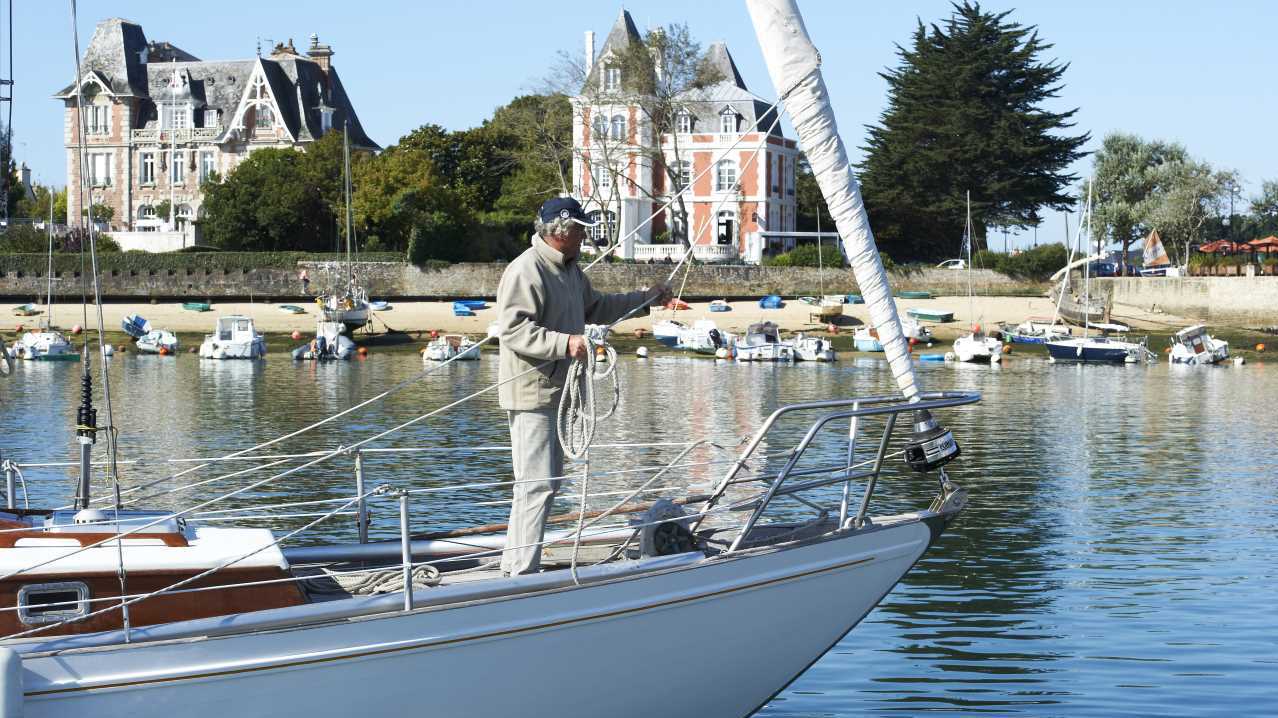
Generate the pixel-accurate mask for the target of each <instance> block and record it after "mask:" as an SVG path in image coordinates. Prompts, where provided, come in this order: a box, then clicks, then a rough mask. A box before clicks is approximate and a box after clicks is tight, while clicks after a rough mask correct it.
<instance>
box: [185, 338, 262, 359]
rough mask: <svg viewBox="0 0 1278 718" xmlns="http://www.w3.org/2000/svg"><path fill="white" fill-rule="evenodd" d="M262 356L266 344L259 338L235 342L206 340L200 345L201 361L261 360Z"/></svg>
mask: <svg viewBox="0 0 1278 718" xmlns="http://www.w3.org/2000/svg"><path fill="white" fill-rule="evenodd" d="M264 356H266V342H265V341H264V340H263V339H262V338H261V337H257V338H256V339H252V340H248V341H235V342H219V341H215V340H213V339H207V338H206V339H205V340H204V343H203V344H201V345H200V358H201V359H261V358H262V357H264Z"/></svg>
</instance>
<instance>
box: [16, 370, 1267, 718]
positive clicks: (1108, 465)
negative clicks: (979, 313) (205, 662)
mask: <svg viewBox="0 0 1278 718" xmlns="http://www.w3.org/2000/svg"><path fill="white" fill-rule="evenodd" d="M77 368H78V365H74V366H58V365H33V364H25V365H21V366H19V367H18V371H17V372H16V374H15V376H13V377H10V378H9V380H8V381H5V382H3V383H0V408H2V409H3V411H0V450H3V451H4V452H5V455H6V456H8V457H13V458H17V459H19V460H21V461H34V460H40V459H43V460H55V461H57V460H67V459H70V458H72V456H73V455H72V453H71V452H72V450H73V439H72V431H71V429H72V420H71V419H72V417H73V414H74V412H73V407H74V405H75V404H76V402H77V398H76V394H77V391H78V386H77V382H76V374H75V372H76V371H77ZM419 369H420V364H419V363H418V361H417V358H416V355H413V354H410V353H407V352H389V351H379V352H375V353H374V354H373V355H372V356H371V357H370V358H369V359H368V360H367V361H364V362H357V363H351V364H338V365H326V366H314V365H310V364H293V363H292V362H290V361H288V360H287V359H286V358H285V356H284V355H282V354H281V355H272V356H271V358H270V360H268V361H267V362H265V363H264V364H258V365H253V364H249V363H236V362H223V363H216V362H205V363H201V362H199V361H197V360H195V359H193V358H192V357H190V356H181V357H178V358H176V359H173V358H160V357H142V356H135V355H129V356H122V357H117V358H116V359H115V360H114V363H113V365H112V370H111V371H112V378H113V384H112V387H113V392H114V398H115V406H116V412H117V418H118V422H119V424H120V426H121V428H122V435H121V448H122V456H123V457H124V458H131V459H143V460H144V463H143V464H141V465H128V466H125V467H124V470H123V480H124V484H125V485H126V486H137V485H141V484H144V483H147V482H151V481H155V480H157V479H160V478H163V477H165V476H167V475H168V474H170V473H172V472H173V471H174V470H175V467H174V466H173V465H164V464H161V463H160V461H161V460H162V459H164V458H166V457H171V456H181V457H201V456H214V455H219V454H225V453H227V452H228V451H230V450H234V449H239V448H244V447H246V446H250V445H252V444H254V443H256V442H259V441H263V440H266V439H268V438H271V437H274V436H278V435H280V434H282V433H286V432H288V431H290V430H292V429H295V428H298V427H300V426H303V425H305V424H307V423H309V422H311V421H314V420H317V419H319V418H322V417H324V416H327V415H329V414H331V413H333V412H335V411H338V410H340V409H342V408H345V407H347V406H349V405H350V404H352V403H354V402H356V401H359V400H362V399H364V398H367V397H369V396H372V395H374V394H376V393H378V392H379V391H381V390H382V389H383V388H385V387H387V386H389V385H391V384H393V383H395V382H397V381H400V380H403V379H405V378H408V377H409V376H411V375H412V374H413V373H414V372H416V371H418V370H419ZM622 369H623V372H624V378H625V396H626V400H625V403H624V404H623V406H622V408H621V410H620V411H619V414H618V415H617V416H616V417H615V418H614V419H612V420H611V421H610V422H609V423H608V424H607V425H606V426H604V427H603V428H602V429H601V436H600V437H599V438H598V439H597V442H600V443H607V442H655V441H684V440H687V438H688V437H690V436H696V437H701V436H710V437H713V438H716V439H718V440H719V442H720V443H721V444H725V445H728V444H731V443H732V442H735V441H736V440H737V439H738V438H739V437H741V436H744V435H746V434H748V433H750V432H751V431H752V430H753V429H754V428H756V427H757V426H758V425H759V423H760V422H761V421H762V419H763V417H765V416H766V415H767V414H768V413H769V412H770V411H771V410H772V409H773V408H775V407H777V406H779V405H782V404H785V403H789V402H795V401H803V400H810V399H814V398H821V397H829V396H851V395H867V394H871V393H878V392H883V391H886V390H889V389H890V388H891V385H890V382H891V378H890V375H889V374H888V373H887V370H886V366H885V365H884V364H882V363H881V362H879V361H876V360H870V359H860V360H855V361H844V362H841V363H840V364H838V365H836V366H814V365H799V366H795V367H791V368H774V367H755V366H735V365H724V364H718V365H716V364H715V363H714V362H710V361H698V360H689V359H682V358H660V359H654V360H651V361H648V362H638V361H634V360H627V361H626V362H625V363H624V364H623V366H622ZM919 371H920V372H921V377H922V382H923V383H924V384H925V386H927V387H928V388H938V389H939V388H961V389H976V390H979V391H981V392H983V394H984V401H983V402H982V403H981V404H979V405H977V406H975V407H969V408H966V409H961V410H954V411H952V413H950V414H948V415H947V416H946V417H945V418H946V419H947V420H948V422H949V423H950V425H951V426H952V428H953V429H954V430H955V433H956V435H957V436H958V437H959V439H960V442H961V444H962V446H963V452H964V453H963V457H962V458H961V459H960V461H959V462H957V464H956V465H955V467H954V469H953V471H952V476H953V478H954V480H955V481H956V482H958V483H960V484H962V485H963V486H965V487H967V488H968V489H969V490H970V491H971V503H970V506H969V508H968V509H967V510H966V511H965V512H964V513H963V515H962V517H961V518H960V520H959V522H958V523H957V524H956V525H955V526H954V527H953V528H952V530H951V532H950V533H949V534H947V536H946V538H945V539H944V540H943V541H942V543H941V544H940V545H938V546H937V547H934V549H933V550H932V551H931V552H930V553H929V554H928V555H927V556H926V557H925V558H924V560H923V561H922V562H921V563H920V564H919V565H918V566H917V567H916V568H915V570H914V571H913V572H911V573H910V574H909V575H908V576H907V577H906V579H905V580H904V581H903V582H902V584H901V585H900V586H898V587H897V589H896V590H895V591H893V592H892V593H891V594H890V595H889V596H888V597H887V599H886V600H885V601H884V602H883V604H882V605H881V606H880V607H879V608H878V609H877V610H876V611H874V612H873V613H871V614H870V616H869V617H868V618H867V619H866V620H865V621H864V622H863V623H862V624H861V625H860V626H859V627H858V628H857V629H856V630H855V631H853V632H852V633H851V634H850V635H849V636H848V637H847V638H845V639H844V640H843V641H842V642H841V643H840V644H839V645H838V646H837V647H836V648H835V649H834V650H833V651H831V652H830V653H829V654H828V655H826V656H825V657H824V658H823V659H821V660H820V661H819V662H818V663H817V664H816V665H815V666H813V667H812V669H811V670H809V671H808V672H807V673H806V674H805V675H804V676H803V677H801V678H800V679H799V680H798V681H796V682H795V683H794V684H793V685H792V686H790V687H789V688H788V689H787V690H786V691H784V692H783V693H782V694H781V695H780V696H778V697H777V699H776V700H774V701H773V702H772V704H771V705H769V706H768V707H767V708H765V709H764V710H763V711H762V713H761V715H764V716H845V715H865V714H884V715H887V714H891V715H916V714H923V713H928V714H934V715H935V714H940V715H946V714H959V713H962V714H969V713H985V714H994V715H1008V714H1021V715H1035V716H1038V715H1095V716H1113V715H1128V714H1130V715H1153V714H1169V715H1188V714H1199V715H1201V714H1208V715H1221V714H1238V713H1242V714H1257V713H1262V714H1263V713H1272V712H1273V705H1274V700H1275V699H1278V620H1275V618H1274V616H1275V608H1274V604H1275V597H1276V596H1278V541H1276V539H1278V498H1275V496H1276V494H1278V481H1276V478H1278V471H1275V465H1276V462H1275V460H1274V458H1273V447H1274V436H1275V429H1274V426H1273V422H1274V416H1275V412H1274V408H1273V402H1274V400H1275V397H1278V371H1276V370H1275V369H1274V368H1272V367H1266V366H1261V365H1249V366H1247V367H1243V368H1232V367H1231V368H1216V369H1197V370H1194V369H1184V370H1181V368H1178V367H1177V368H1171V367H1168V366H1166V365H1157V366H1151V367H1112V368H1111V367H1066V366H1052V365H1049V364H1048V363H1047V362H1046V361H1044V360H1040V359H1031V358H1025V357H1020V356H1018V357H1016V358H1015V359H1014V361H1013V362H1012V363H1011V364H1010V365H1009V366H1007V367H1004V368H1002V369H997V368H995V369H991V368H989V367H976V366H963V365H960V366H946V365H922V366H921V367H920V368H919ZM495 372H496V362H494V361H491V359H487V360H485V361H483V362H480V363H479V364H478V365H458V366H453V367H447V368H446V369H445V370H444V371H440V372H438V373H436V374H433V375H431V376H429V377H427V378H425V379H423V380H422V381H420V382H418V383H417V384H415V385H414V386H413V387H412V388H411V389H409V390H408V391H406V392H403V393H401V394H398V395H396V396H394V397H392V398H390V399H388V400H386V401H385V402H383V403H381V404H379V405H378V406H377V408H376V410H374V411H363V412H360V413H357V414H355V415H353V416H351V417H350V418H349V419H348V420H341V421H338V422H335V423H333V424H331V425H329V426H328V427H325V429H322V430H320V431H317V432H313V433H312V434H308V435H305V436H303V437H299V438H297V439H293V440H290V441H288V442H285V443H282V444H280V445H278V446H275V447H271V448H270V449H269V450H267V451H268V453H270V452H279V453H286V452H296V451H310V450H315V449H321V448H332V447H335V446H341V445H349V444H350V443H352V442H354V441H356V440H359V439H361V438H364V437H367V436H369V435H371V434H374V433H376V432H378V431H380V430H383V429H385V428H389V427H391V426H394V425H397V424H399V423H401V422H404V421H408V420H410V419H412V418H414V417H416V416H418V415H420V414H423V413H425V412H427V411H429V410H431V409H433V408H436V407H439V406H442V405H444V404H446V403H448V402H450V401H453V400H455V399H457V398H460V397H462V396H464V395H466V394H468V393H470V392H472V391H475V390H478V389H480V388H482V387H484V386H486V385H487V384H488V383H489V382H491V381H492V380H493V379H494V378H495V377H494V375H495ZM802 428H803V427H790V428H789V429H788V430H786V431H784V432H782V433H781V434H780V435H778V436H777V437H775V438H774V439H771V440H770V441H769V442H768V444H767V447H766V448H767V450H769V451H777V450H778V449H782V448H785V447H786V446H787V444H786V442H787V441H790V442H793V440H794V439H795V438H796V437H797V434H798V432H799V431H800V430H801V429H802ZM506 440H507V437H506V436H505V420H504V415H502V414H501V412H499V411H498V410H497V407H496V399H495V397H494V396H492V395H485V396H481V397H480V398H478V399H476V400H475V401H474V402H472V404H471V405H470V407H469V409H468V410H465V411H458V410H454V411H452V412H449V413H447V414H445V415H442V416H439V417H436V418H432V419H429V420H426V421H423V422H420V423H418V424H415V425H413V426H411V427H409V428H408V429H405V430H404V431H403V432H401V433H400V434H397V435H395V436H393V437H391V438H390V439H388V440H386V441H384V442H379V443H377V444H375V446H398V447H407V446H434V447H483V446H498V445H502V444H504V443H506ZM826 450H827V451H829V452H830V453H831V455H836V454H837V451H838V450H839V449H838V447H834V446H832V447H828V448H827V449H826ZM674 453H675V450H674V449H668V448H667V449H633V448H631V449H623V450H612V451H597V452H595V456H594V458H595V464H596V466H597V467H598V466H602V467H605V468H626V467H632V468H633V467H636V466H642V465H647V464H649V463H652V462H656V461H661V460H669V459H670V458H672V457H673V456H674ZM98 455H99V456H100V455H101V452H99V454H98ZM721 457H722V454H720V453H717V452H715V451H713V450H710V449H706V450H704V451H699V452H697V453H695V454H693V457H692V459H691V460H695V461H714V460H719V459H721ZM245 468H247V466H245ZM281 468H283V467H281ZM225 470H226V469H223V471H225ZM507 470H508V457H507V455H506V454H504V453H502V452H500V451H484V450H467V451H462V452H454V453H450V454H442V453H418V454H389V455H387V454H383V455H378V456H376V457H372V458H370V459H369V460H368V474H369V479H368V481H369V482H370V484H376V483H381V482H387V483H394V484H396V485H410V486H412V487H416V488H425V487H443V486H449V485H455V484H458V483H462V482H475V481H482V480H491V479H498V480H499V479H501V478H504V477H505V476H506V472H507ZM721 470H722V469H721V467H720V466H717V465H708V466H703V467H694V468H692V469H690V470H689V474H690V476H687V477H686V478H684V479H682V480H680V481H677V482H675V481H672V482H671V483H678V484H679V485H680V486H681V487H685V488H689V489H692V490H698V489H703V488H705V486H706V485H708V484H710V483H712V482H713V480H714V477H715V476H717V475H718V472H719V471H721ZM268 475H269V474H268V473H264V472H258V473H251V474H246V475H244V476H240V477H236V478H233V479H228V480H222V481H219V482H214V483H211V484H208V485H206V486H204V487H202V488H201V489H199V490H196V491H193V492H188V493H181V494H161V495H157V496H155V497H153V498H152V499H150V500H148V502H147V503H148V504H150V505H157V504H158V505H161V506H165V507H177V506H183V505H188V504H189V502H190V501H191V500H192V498H207V497H210V496H213V495H215V494H216V493H218V492H220V491H224V490H228V489H229V488H231V487H233V486H237V485H242V483H243V482H245V481H248V480H256V479H259V478H265V477H266V476H268ZM216 476H217V472H215V471H213V470H211V469H205V470H200V471H198V472H196V473H193V474H191V475H189V476H187V477H184V478H183V479H182V480H183V481H186V480H205V479H210V478H214V477H216ZM632 476H633V475H619V476H612V477H604V478H600V479H597V480H595V481H594V482H593V483H592V489H593V490H602V491H606V490H620V489H622V488H624V487H625V486H628V485H633V484H634V483H635V482H636V481H639V480H641V479H635V478H631V477H632ZM26 480H27V484H28V487H29V489H30V491H31V495H32V504H33V505H37V504H39V505H49V504H50V503H58V502H61V501H63V500H65V498H66V497H67V496H68V495H69V492H70V490H71V486H72V483H73V475H72V474H71V473H70V472H69V470H67V469H58V468H54V469H30V470H28V471H27V472H26ZM237 482H239V483H237ZM170 485H172V484H170V483H165V484H161V485H158V486H156V487H153V488H152V489H148V490H146V491H145V492H143V493H147V494H150V493H153V492H155V491H157V490H163V489H164V488H166V487H168V486H170ZM933 488H934V487H933V484H931V482H920V481H919V480H917V479H913V478H911V477H910V476H908V475H906V474H899V475H896V476H893V477H891V478H890V480H889V481H887V482H886V484H885V486H884V493H883V499H882V501H881V502H880V504H879V505H878V508H880V509H881V510H891V509H895V508H898V507H904V506H910V507H919V506H921V505H923V504H924V503H925V502H926V500H927V499H928V497H929V496H930V494H931V493H932V491H933ZM98 491H99V492H100V491H102V489H101V488H99V489H98ZM351 491H352V479H351V464H350V459H349V458H344V459H343V460H342V461H341V462H339V463H335V464H332V465H328V464H326V465H324V466H319V467H314V468H312V469H307V470H305V471H303V472H299V473H298V474H295V475H292V476H289V477H285V478H283V479H280V480H278V481H277V482H275V483H272V484H269V485H267V486H266V487H263V489H261V490H259V491H257V492H254V494H255V495H254V496H253V497H242V498H243V499H244V500H243V501H239V500H237V501H233V502H231V503H230V504H229V505H240V504H252V503H259V504H260V503H262V502H263V501H264V499H269V500H273V501H297V500H308V499H321V498H335V497H341V496H348V495H349V494H350V493H351ZM135 495H140V494H135ZM503 496H504V492H503V491H501V490H500V489H486V488H475V489H466V490H462V491H453V492H448V493H440V494H419V495H418V496H416V497H415V498H414V499H413V502H414V503H413V516H414V522H415V524H416V526H415V527H416V528H421V527H425V526H431V527H451V526H460V525H468V524H473V523H476V522H490V521H500V520H502V519H503V517H504V512H505V507H503V506H502V505H501V504H500V503H499V502H500V501H501V500H502V499H503ZM250 498H252V500H249V499H250ZM457 502H461V503H463V504H464V506H460V507H459V506H458V505H457ZM570 505H571V504H569V503H567V502H565V508H568V507H569V506H570ZM309 510H311V509H310V508H309V507H302V508H296V509H277V511H278V512H280V513H288V512H294V513H305V512H307V511H309ZM393 511H394V510H393V507H391V506H390V505H380V506H379V507H377V508H375V512H376V514H375V523H374V533H377V534H380V535H384V536H390V535H393V534H394V533H395V532H396V530H397V529H396V524H395V516H394V513H393ZM306 520H307V519H305V518H303V517H289V518H284V519H276V520H274V521H272V522H271V523H272V525H278V526H300V525H301V524H302V523H303V522H304V521H306ZM326 536H329V537H339V538H349V537H350V536H351V528H350V522H349V521H348V520H345V519H339V520H338V521H337V522H334V523H332V524H331V525H330V524H328V523H326V524H324V525H323V527H322V530H320V531H318V532H316V534H315V538H314V539H311V540H317V539H319V538H323V537H326ZM718 659H725V660H730V658H729V657H722V656H720V657H718Z"/></svg>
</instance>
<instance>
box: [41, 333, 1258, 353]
mask: <svg viewBox="0 0 1278 718" xmlns="http://www.w3.org/2000/svg"><path fill="white" fill-rule="evenodd" d="M19 329H21V327H19ZM1264 350H1265V345H1264V344H1257V345H1256V351H1258V352H1263V351H1264Z"/></svg>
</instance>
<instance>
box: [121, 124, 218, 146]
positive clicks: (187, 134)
mask: <svg viewBox="0 0 1278 718" xmlns="http://www.w3.org/2000/svg"><path fill="white" fill-rule="evenodd" d="M221 135H222V128H220V127H186V128H183V129H177V130H172V129H166V130H159V129H149V130H133V132H132V134H131V135H130V136H131V137H132V138H133V141H134V142H157V143H164V144H168V143H170V142H198V141H200V140H216V139H217V138H218V137H220V136H221Z"/></svg>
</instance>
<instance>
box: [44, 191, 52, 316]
mask: <svg viewBox="0 0 1278 718" xmlns="http://www.w3.org/2000/svg"><path fill="white" fill-rule="evenodd" d="M44 233H45V234H46V235H47V236H48V238H49V271H48V273H47V274H46V275H45V277H47V279H48V285H49V290H48V292H49V293H48V297H49V298H48V299H46V300H45V304H44V309H45V321H46V322H48V326H49V328H50V329H52V328H53V191H52V190H50V191H49V223H48V224H46V225H45V226H44Z"/></svg>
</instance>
